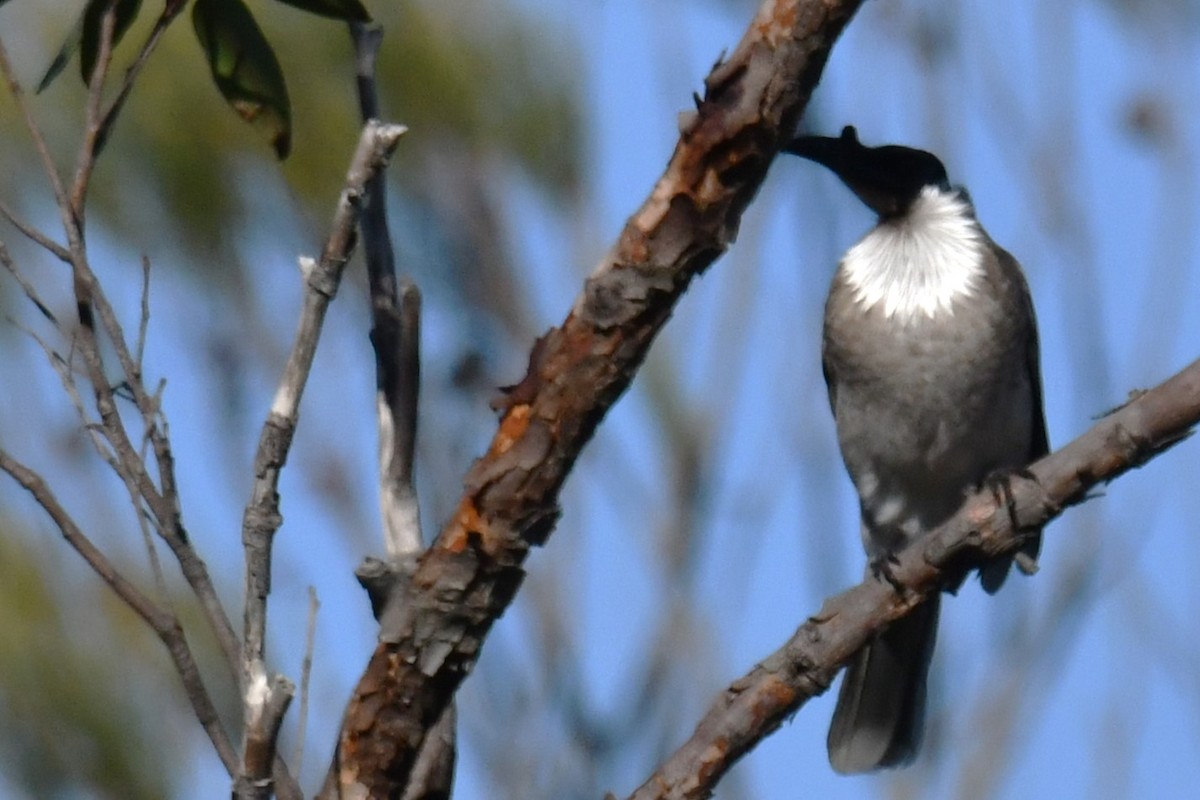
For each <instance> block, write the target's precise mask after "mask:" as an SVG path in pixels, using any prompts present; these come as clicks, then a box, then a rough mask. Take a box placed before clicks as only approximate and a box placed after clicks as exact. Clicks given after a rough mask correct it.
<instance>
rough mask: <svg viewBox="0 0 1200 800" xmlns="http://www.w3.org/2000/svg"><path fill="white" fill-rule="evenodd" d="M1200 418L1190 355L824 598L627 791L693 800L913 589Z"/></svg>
mask: <svg viewBox="0 0 1200 800" xmlns="http://www.w3.org/2000/svg"><path fill="white" fill-rule="evenodd" d="M1198 422H1200V361H1196V362H1193V363H1192V364H1191V365H1190V366H1188V367H1187V368H1186V369H1184V370H1183V371H1181V372H1179V373H1177V374H1176V375H1175V376H1174V377H1172V378H1170V379H1169V380H1167V381H1166V382H1165V383H1163V384H1161V385H1159V386H1157V387H1156V388H1154V389H1151V390H1150V391H1148V392H1145V393H1143V394H1140V395H1139V396H1138V397H1137V398H1136V399H1134V400H1132V401H1131V402H1129V403H1128V404H1127V405H1125V406H1123V407H1122V408H1120V409H1118V410H1116V411H1114V412H1112V413H1111V414H1110V415H1108V416H1107V417H1105V418H1104V419H1103V420H1101V421H1100V422H1099V423H1098V424H1096V425H1095V426H1093V427H1092V429H1091V430H1089V431H1087V432H1086V433H1084V434H1083V435H1082V436H1080V437H1079V438H1077V439H1075V440H1074V441H1073V442H1071V443H1070V444H1068V445H1066V446H1065V447H1063V448H1061V449H1059V450H1057V451H1055V452H1053V453H1051V454H1050V455H1048V456H1046V457H1045V458H1043V459H1041V460H1040V461H1038V462H1036V463H1035V464H1033V465H1031V466H1030V467H1029V472H1030V473H1031V475H1032V479H1025V478H1022V477H1014V478H1013V480H1012V486H1011V488H1012V505H1011V506H1009V505H1008V503H1007V502H1005V501H1004V499H1003V498H997V497H996V496H995V493H994V492H993V491H992V490H991V489H987V488H985V489H982V490H980V491H978V492H976V493H975V494H974V495H972V496H971V497H970V498H969V499H968V500H967V501H966V502H965V503H964V505H963V507H962V508H961V509H960V510H959V512H958V513H957V514H955V515H954V517H952V518H951V519H950V520H949V521H948V522H946V523H945V524H944V525H942V526H940V527H939V528H937V529H936V530H933V531H931V532H930V533H929V534H928V535H926V536H924V537H923V538H921V539H920V540H918V541H917V542H914V543H913V544H912V545H910V546H909V547H907V548H905V549H904V550H903V551H901V552H900V553H899V554H898V555H897V561H896V562H895V563H894V564H893V565H892V569H891V577H892V578H894V580H895V586H894V587H893V585H892V584H891V583H889V582H887V581H880V580H876V579H868V580H866V581H864V582H863V583H861V584H859V585H858V586H856V587H854V588H853V589H850V590H848V591H846V592H843V593H842V594H840V595H837V596H836V597H832V598H830V599H828V600H826V601H825V603H824V604H823V605H822V606H821V610H820V611H818V612H817V613H816V614H815V615H814V616H812V617H810V618H809V619H808V621H807V622H805V623H804V624H803V625H802V626H800V628H799V629H798V630H797V631H796V633H795V634H793V635H792V638H791V639H789V640H788V641H787V643H786V644H784V645H783V647H781V648H779V649H778V650H776V651H775V652H774V653H772V654H771V655H770V656H769V657H767V658H766V659H765V660H764V661H762V663H760V664H759V665H758V666H756V667H755V668H754V669H753V670H751V671H750V672H749V673H748V674H747V675H746V676H744V677H743V678H741V679H739V680H737V681H735V682H734V683H733V684H731V685H730V686H729V688H728V689H726V690H725V691H724V692H723V693H722V694H721V696H720V697H718V698H717V700H716V701H715V702H714V703H713V705H712V707H711V708H710V710H709V711H708V713H707V714H705V716H704V718H703V719H702V720H701V721H700V723H699V725H697V727H696V732H695V733H694V734H693V735H692V738H691V739H689V740H688V741H687V742H686V743H685V744H684V745H683V746H682V747H680V748H679V749H678V750H677V751H675V753H674V754H673V755H671V756H670V757H669V758H667V760H666V761H664V762H663V763H662V765H661V766H659V768H658V770H657V771H656V772H655V773H654V774H653V775H652V776H651V777H650V779H649V780H647V781H646V783H645V784H643V785H642V787H641V788H639V789H638V790H637V791H636V792H634V793H633V794H632V795H631V796H630V800H697V799H698V798H706V797H709V796H711V794H712V790H713V787H714V786H715V785H716V783H717V781H718V780H719V779H720V778H721V776H722V775H724V774H725V772H726V771H728V769H729V768H730V767H731V766H733V764H734V762H736V761H737V760H738V759H739V758H741V756H743V755H744V754H745V753H747V752H748V751H749V750H750V749H751V748H752V747H753V746H754V745H756V744H757V743H758V742H759V741H760V740H762V739H763V738H764V737H765V736H767V735H768V734H770V733H771V732H772V731H774V730H775V729H776V728H778V727H779V726H780V724H782V722H783V721H784V720H785V719H787V718H788V717H790V716H791V715H793V714H795V713H796V711H797V710H798V709H799V708H800V707H801V706H802V705H803V704H804V703H805V702H806V701H807V700H808V699H810V698H812V697H815V696H817V695H819V694H822V693H823V692H824V691H825V690H826V689H828V688H829V685H830V684H831V683H832V681H833V678H834V676H835V675H836V674H837V671H838V669H839V668H840V667H841V665H842V664H843V663H845V662H846V660H847V659H849V658H850V657H851V656H853V655H854V653H855V652H857V651H858V650H859V649H860V648H861V647H862V646H863V645H864V644H866V643H867V642H868V641H869V640H870V639H871V638H872V637H873V636H874V635H876V634H877V633H879V632H880V631H882V630H883V629H884V628H886V627H887V626H888V624H890V623H892V622H894V621H895V620H897V619H899V618H900V617H902V616H904V615H905V614H907V613H908V612H909V611H911V610H912V609H913V608H914V607H915V606H916V605H918V604H919V603H920V602H921V601H922V600H923V599H924V598H925V597H927V596H928V595H930V594H932V593H933V592H936V591H939V590H941V589H943V588H945V587H956V586H958V585H959V584H960V583H961V581H962V579H963V577H964V576H965V575H966V572H967V571H968V570H970V569H973V568H975V567H978V566H980V565H982V564H984V563H986V562H987V561H988V560H990V559H992V558H994V557H996V556H998V555H1000V554H1003V553H1012V552H1014V551H1015V550H1016V549H1017V548H1019V547H1020V546H1021V544H1022V542H1023V538H1024V533H1025V532H1026V531H1029V530H1036V529H1039V528H1041V527H1042V526H1043V525H1044V524H1046V523H1047V522H1049V521H1050V520H1052V519H1054V518H1055V517H1057V516H1058V515H1059V514H1061V513H1062V511H1063V509H1065V508H1067V507H1068V506H1071V505H1075V504H1077V503H1080V502H1082V501H1084V500H1085V499H1087V497H1088V491H1089V490H1091V489H1092V488H1094V487H1095V486H1097V485H1099V484H1101V483H1107V482H1109V481H1111V480H1113V479H1114V478H1117V477H1118V476H1120V475H1122V474H1123V473H1125V472H1128V471H1129V470H1131V469H1133V468H1135V467H1139V466H1141V465H1142V464H1144V463H1145V462H1146V461H1147V460H1149V459H1150V458H1153V457H1155V456H1157V455H1159V454H1161V453H1163V452H1165V451H1166V450H1167V449H1169V448H1170V447H1171V446H1172V445H1175V444H1177V443H1178V442H1180V441H1182V440H1183V439H1184V438H1186V437H1187V436H1189V435H1190V431H1191V428H1192V427H1193V426H1194V425H1196V424H1197V423H1198Z"/></svg>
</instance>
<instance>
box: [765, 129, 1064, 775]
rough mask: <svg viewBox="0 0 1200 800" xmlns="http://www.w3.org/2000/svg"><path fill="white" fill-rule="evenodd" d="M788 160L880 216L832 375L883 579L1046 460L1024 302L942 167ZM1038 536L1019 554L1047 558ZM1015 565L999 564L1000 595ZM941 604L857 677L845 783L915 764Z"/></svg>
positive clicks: (895, 630) (821, 145) (833, 335)
mask: <svg viewBox="0 0 1200 800" xmlns="http://www.w3.org/2000/svg"><path fill="white" fill-rule="evenodd" d="M785 150H786V151H787V152H789V153H794V154H795V155H798V156H802V157H803V158H806V159H809V160H810V161H815V162H817V163H818V164H822V165H824V166H825V167H828V168H829V169H830V170H832V171H833V172H834V173H835V174H836V175H837V176H838V177H839V178H841V180H842V182H843V183H845V184H846V186H848V187H850V190H851V191H853V192H854V194H855V195H857V196H858V198H859V199H860V200H862V202H863V203H865V204H866V205H867V207H868V208H870V209H871V210H872V211H874V212H875V213H876V214H878V216H879V219H878V222H877V223H876V225H875V227H874V228H872V229H871V230H870V231H869V232H868V233H867V234H866V236H864V237H863V238H862V239H861V240H860V241H859V242H858V244H856V245H854V246H853V247H851V248H850V250H849V251H848V252H847V253H846V255H845V256H844V257H843V258H842V261H841V263H840V264H839V265H838V268H837V272H836V274H835V275H834V278H833V285H832V287H831V288H830V290H829V297H828V299H827V300H826V303H825V330H824V338H823V343H822V362H823V366H824V370H825V382H826V384H827V385H828V387H829V403H830V406H832V408H833V415H834V418H835V420H836V423H837V438H838V444H839V446H840V447H841V451H842V458H843V460H844V461H845V463H846V469H847V471H848V472H849V473H850V478H851V479H852V481H853V482H854V487H855V488H856V489H857V490H858V496H859V502H860V505H861V512H862V541H863V546H864V547H865V548H866V551H867V557H868V559H869V561H870V563H871V565H873V566H872V567H869V568H868V570H870V569H872V568H874V569H878V568H879V566H880V565H883V566H884V567H885V568H886V559H887V558H888V557H889V556H890V554H892V553H894V552H896V551H897V550H899V549H900V548H902V547H904V546H905V545H906V544H908V543H909V542H912V541H913V540H914V539H916V538H917V537H919V536H921V534H922V533H924V532H927V531H929V530H931V529H933V528H935V527H937V526H938V525H939V524H941V523H942V522H945V521H946V520H947V519H948V518H949V517H950V516H951V515H952V514H954V512H955V511H957V510H958V508H959V507H960V506H961V505H962V502H963V499H964V496H965V494H966V493H967V492H968V491H970V490H972V489H976V488H978V487H980V486H981V485H982V484H983V483H984V482H986V481H989V480H990V479H992V478H993V477H995V476H1002V475H1003V474H1004V473H1005V471H1008V472H1011V471H1013V470H1019V469H1020V468H1022V467H1024V466H1025V465H1026V464H1029V463H1030V462H1031V461H1033V460H1035V459H1037V458H1039V457H1041V456H1043V455H1045V454H1046V452H1047V451H1048V447H1047V440H1046V423H1045V418H1044V415H1043V411H1042V387H1041V377H1040V374H1039V368H1038V339H1037V325H1036V321H1035V319H1034V313H1033V302H1032V301H1031V299H1030V295H1029V288H1028V286H1027V284H1026V282H1025V278H1024V276H1023V275H1022V273H1021V268H1020V265H1018V264H1017V261H1016V259H1014V258H1013V257H1012V256H1011V255H1009V253H1008V252H1006V251H1005V250H1004V249H1002V248H1001V247H1000V246H999V245H997V244H996V243H995V242H993V241H992V240H991V238H990V237H989V236H988V235H987V232H985V231H984V229H983V226H982V225H980V223H979V220H978V219H977V218H976V216H975V209H974V207H973V206H972V204H971V200H970V198H969V197H968V196H967V193H966V192H965V191H964V190H963V189H961V188H957V187H953V186H951V185H950V183H949V181H948V180H947V177H946V169H945V167H944V166H943V165H942V162H941V161H939V160H938V159H937V157H936V156H934V155H933V154H932V153H927V152H925V151H923V150H915V149H913V148H909V147H900V146H896V145H888V146H884V147H866V146H864V145H863V144H862V143H860V142H859V141H858V136H857V134H856V132H855V130H854V128H852V127H847V128H846V129H845V130H843V131H842V135H841V136H840V137H825V136H801V137H799V138H797V139H794V140H793V141H792V142H791V143H790V144H788V146H787V147H786V148H785ZM1040 543H1041V537H1040V534H1038V535H1033V536H1030V537H1029V538H1028V539H1027V541H1026V544H1025V546H1024V552H1026V553H1027V554H1028V556H1029V557H1030V559H1033V558H1036V556H1037V553H1038V549H1039V547H1040ZM1011 563H1012V559H1011V558H1008V559H1001V560H999V561H996V562H993V563H991V564H988V565H987V566H986V567H985V568H984V569H983V570H982V571H981V573H980V578H981V582H982V584H983V588H984V589H985V590H987V591H988V592H989V593H990V592H995V591H996V590H997V589H999V588H1000V585H1001V584H1002V583H1003V582H1004V578H1005V576H1006V575H1007V574H1008V571H1009V567H1010V565H1011ZM939 604H940V597H939V596H938V595H934V596H932V597H930V598H929V599H928V600H927V601H926V602H925V603H924V604H922V605H921V606H919V607H917V608H916V609H914V611H913V612H912V613H911V614H909V615H908V616H907V617H905V618H904V619H901V620H898V621H897V622H895V623H894V624H893V625H892V626H891V627H890V628H888V629H887V630H886V631H884V632H883V633H882V634H880V635H879V636H877V637H876V638H875V639H874V640H873V641H872V642H871V643H870V644H868V645H867V646H866V647H865V648H863V650H862V651H861V652H859V653H858V655H857V656H856V657H855V658H854V659H853V660H852V661H851V663H850V664H849V666H848V667H847V669H846V674H845V677H844V678H843V680H842V686H841V690H840V692H839V693H838V700H837V707H836V709H835V710H834V712H833V722H832V723H831V725H830V729H829V738H828V747H829V761H830V763H831V764H832V765H833V768H834V769H835V770H837V771H838V772H841V773H848V774H852V773H861V772H870V771H872V770H876V769H880V768H883V767H894V766H899V765H902V764H904V763H907V762H909V761H911V760H912V758H913V757H914V756H915V754H916V751H917V747H918V745H919V743H920V739H921V732H922V727H923V717H924V711H925V684H926V676H927V674H928V671H929V661H930V657H931V656H932V655H933V645H934V639H935V636H936V632H937V621H938V607H939Z"/></svg>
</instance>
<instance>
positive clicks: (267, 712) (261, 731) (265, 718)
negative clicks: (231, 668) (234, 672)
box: [233, 673, 296, 800]
mask: <svg viewBox="0 0 1200 800" xmlns="http://www.w3.org/2000/svg"><path fill="white" fill-rule="evenodd" d="M295 692H296V687H295V686H294V685H293V684H292V682H291V681H289V680H288V679H287V678H285V677H284V676H282V675H276V676H275V677H273V678H272V679H271V681H270V683H268V682H267V676H266V674H265V673H262V674H260V675H258V676H256V678H255V680H254V683H252V684H251V685H250V686H249V688H248V689H247V690H246V692H245V695H246V698H247V699H246V706H247V708H251V709H253V710H254V713H255V716H253V717H250V718H248V719H247V720H246V730H245V734H244V735H245V741H244V742H243V743H242V766H241V769H239V770H238V774H237V778H236V779H235V780H234V782H233V796H234V797H235V798H238V800H270V798H272V797H274V795H275V786H274V780H273V779H272V771H271V770H272V766H273V765H274V764H275V762H276V754H277V750H278V747H277V744H278V740H279V729H280V727H281V726H282V725H283V716H284V714H286V713H287V709H288V705H289V704H291V702H292V695H294V694H295Z"/></svg>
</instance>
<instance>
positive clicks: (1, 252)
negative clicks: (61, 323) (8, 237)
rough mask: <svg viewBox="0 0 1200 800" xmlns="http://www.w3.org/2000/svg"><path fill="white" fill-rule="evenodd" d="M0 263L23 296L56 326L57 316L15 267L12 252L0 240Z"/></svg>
mask: <svg viewBox="0 0 1200 800" xmlns="http://www.w3.org/2000/svg"><path fill="white" fill-rule="evenodd" d="M0 265H3V267H4V269H5V270H7V271H8V273H9V274H10V275H12V276H13V280H15V281H16V282H17V285H18V286H20V287H21V291H22V292H24V293H25V297H26V298H28V299H29V302H31V303H33V305H34V307H35V308H37V310H38V311H39V312H41V314H42V316H43V317H45V318H46V319H48V320H49V321H50V322H51V324H53V325H54V326H55V327H57V326H58V318H57V317H56V316H55V315H54V312H53V311H51V310H50V306H48V305H46V303H45V301H44V300H42V298H41V295H39V294H38V291H37V289H36V288H35V287H34V285H33V284H32V283H30V282H29V281H28V280H26V278H25V276H24V275H23V274H22V273H21V271H20V270H19V269H17V264H16V262H15V261H13V258H12V254H11V253H9V252H8V247H7V246H5V244H4V242H3V241H0Z"/></svg>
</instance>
